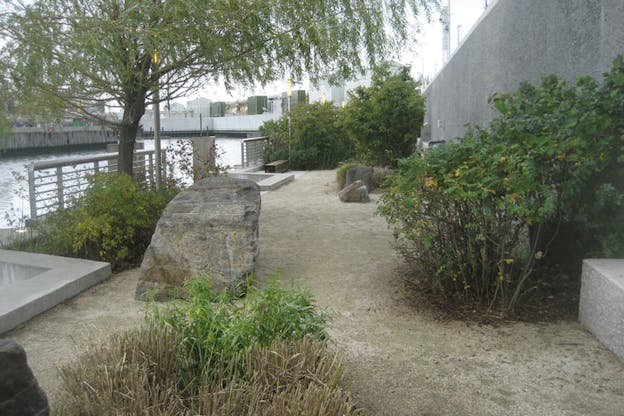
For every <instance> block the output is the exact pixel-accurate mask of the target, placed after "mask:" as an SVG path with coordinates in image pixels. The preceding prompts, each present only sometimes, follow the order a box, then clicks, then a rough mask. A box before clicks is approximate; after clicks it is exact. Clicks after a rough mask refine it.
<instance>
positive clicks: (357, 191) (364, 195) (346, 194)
mask: <svg viewBox="0 0 624 416" xmlns="http://www.w3.org/2000/svg"><path fill="white" fill-rule="evenodd" d="M338 197H339V198H340V200H341V201H342V202H369V201H370V197H369V196H368V190H367V189H366V185H364V183H362V181H355V182H353V183H352V184H351V185H348V186H345V188H344V189H343V190H342V191H340V192H338Z"/></svg>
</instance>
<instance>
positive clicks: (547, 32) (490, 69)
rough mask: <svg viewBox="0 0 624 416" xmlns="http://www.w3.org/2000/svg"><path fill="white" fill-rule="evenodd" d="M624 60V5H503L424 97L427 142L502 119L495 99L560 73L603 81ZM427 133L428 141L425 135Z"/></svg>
mask: <svg viewBox="0 0 624 416" xmlns="http://www.w3.org/2000/svg"><path fill="white" fill-rule="evenodd" d="M618 54H624V0H522V1H518V0H498V1H497V2H496V3H494V4H493V5H492V6H491V7H490V8H489V9H488V11H487V12H486V13H485V14H484V16H483V17H482V18H481V19H480V21H479V22H478V23H477V24H476V25H475V27H474V29H473V30H472V31H471V32H470V33H469V34H468V36H467V37H466V38H465V39H464V42H463V44H462V45H461V46H460V47H459V48H458V49H457V50H456V51H455V53H454V54H453V56H452V57H451V59H450V60H449V62H448V63H447V65H446V66H445V67H444V68H443V69H442V70H441V71H440V73H439V74H438V75H437V77H436V78H435V79H434V80H433V82H432V83H431V84H430V85H429V87H428V88H427V89H426V91H425V95H426V97H427V112H426V115H425V123H428V125H429V128H430V133H428V131H429V128H425V129H423V133H422V136H423V137H422V139H423V141H429V140H444V139H451V138H454V137H457V136H461V135H462V134H463V133H464V131H465V128H464V125H465V123H467V122H471V123H476V124H480V125H485V124H487V122H488V121H489V120H491V118H492V117H493V116H494V115H495V113H494V111H493V110H492V109H491V108H490V106H489V104H488V97H489V96H490V95H491V94H492V93H493V92H512V91H515V90H516V89H517V88H518V86H519V84H520V83H521V82H522V81H525V80H527V81H529V82H531V83H539V82H540V79H541V77H543V76H545V75H548V74H552V73H557V74H560V75H562V76H563V77H565V78H567V79H571V80H573V79H575V78H577V77H579V76H584V75H590V76H593V77H600V76H601V74H602V73H603V72H605V71H607V70H608V69H609V68H610V66H611V62H612V60H613V58H614V57H615V56H617V55H618ZM426 132H427V133H426Z"/></svg>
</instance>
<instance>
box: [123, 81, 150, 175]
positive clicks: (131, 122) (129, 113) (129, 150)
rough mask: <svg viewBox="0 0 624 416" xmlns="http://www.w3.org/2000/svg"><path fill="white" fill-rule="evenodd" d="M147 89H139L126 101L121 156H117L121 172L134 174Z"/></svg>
mask: <svg viewBox="0 0 624 416" xmlns="http://www.w3.org/2000/svg"><path fill="white" fill-rule="evenodd" d="M146 94H147V89H138V92H136V93H133V94H131V96H130V99H129V100H128V101H126V102H125V103H124V113H123V119H122V121H121V126H120V129H119V156H118V158H117V163H118V169H119V173H126V174H128V175H130V176H132V160H133V158H134V157H133V156H134V143H135V141H136V135H137V132H138V131H139V122H140V121H141V117H143V114H145V97H146Z"/></svg>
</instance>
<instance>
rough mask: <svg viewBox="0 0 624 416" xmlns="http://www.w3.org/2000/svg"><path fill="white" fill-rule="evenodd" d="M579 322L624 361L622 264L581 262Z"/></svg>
mask: <svg viewBox="0 0 624 416" xmlns="http://www.w3.org/2000/svg"><path fill="white" fill-rule="evenodd" d="M579 321H580V322H581V323H582V324H583V325H584V326H585V327H586V328H587V329H589V331H590V332H591V333H592V334H594V336H595V337H596V338H598V340H599V341H600V342H602V343H603V344H604V345H605V346H606V347H607V348H609V349H610V350H611V351H613V352H614V353H615V354H616V355H617V356H618V357H620V358H621V359H622V360H624V260H620V259H617V260H616V259H589V260H584V261H583V275H582V278H581V298H580V304H579Z"/></svg>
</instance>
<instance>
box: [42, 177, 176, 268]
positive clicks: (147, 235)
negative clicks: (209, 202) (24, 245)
mask: <svg viewBox="0 0 624 416" xmlns="http://www.w3.org/2000/svg"><path fill="white" fill-rule="evenodd" d="M88 180H89V187H88V188H87V190H86V191H85V194H84V196H83V197H82V198H79V199H77V200H75V201H74V203H73V204H72V206H71V207H70V208H67V209H65V210H59V211H56V212H54V213H51V214H49V215H47V216H46V217H45V220H44V222H43V223H42V224H41V225H40V226H39V235H38V238H37V239H36V241H35V242H34V247H32V248H33V249H34V250H36V251H40V252H46V253H49V254H57V255H64V256H72V257H80V258H86V259H90V260H99V261H107V262H110V263H111V264H112V266H113V269H119V268H120V267H122V266H123V265H124V264H128V263H129V264H132V265H135V264H138V262H140V260H141V258H142V256H143V253H144V252H145V249H146V248H147V246H148V245H149V243H150V240H151V237H152V234H153V233H154V229H155V227H156V223H157V222H158V219H159V218H160V214H161V213H162V210H163V209H164V208H165V206H166V205H167V203H168V202H169V201H170V200H171V199H172V198H173V196H174V195H175V193H176V192H177V189H176V188H163V189H161V190H158V191H157V190H153V189H147V188H144V187H142V186H141V185H140V184H138V183H137V182H135V181H134V180H133V179H132V178H130V177H129V176H127V175H118V174H107V175H97V176H92V177H90V178H89V179H88Z"/></svg>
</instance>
